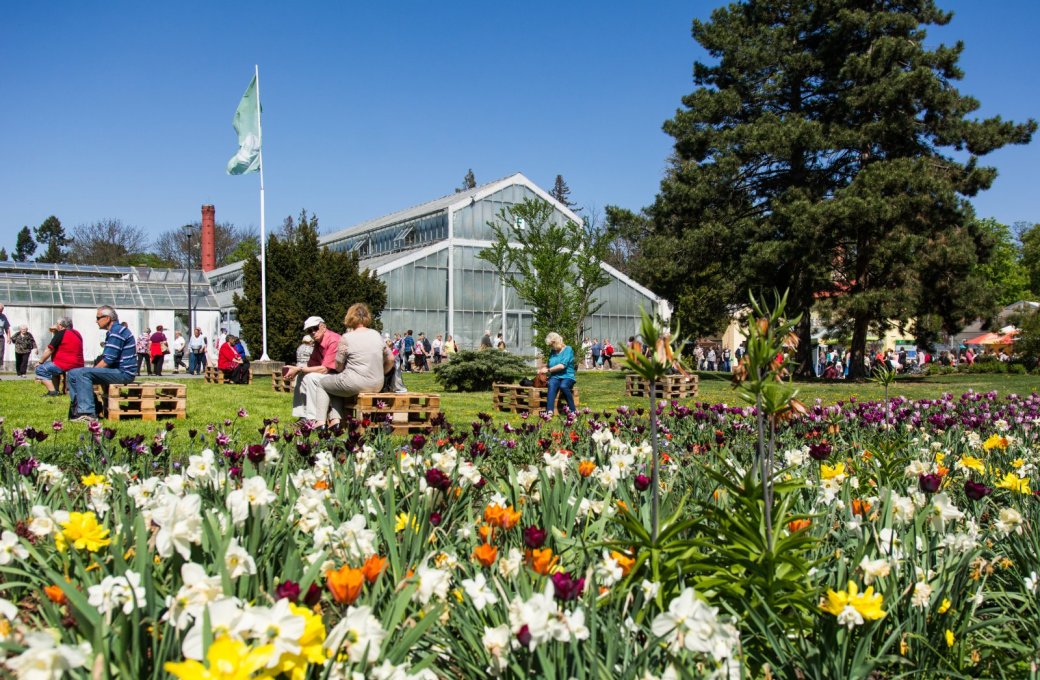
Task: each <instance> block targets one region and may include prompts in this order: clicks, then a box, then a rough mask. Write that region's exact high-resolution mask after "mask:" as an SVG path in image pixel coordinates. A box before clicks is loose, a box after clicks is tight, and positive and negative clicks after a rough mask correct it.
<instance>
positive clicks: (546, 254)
mask: <svg viewBox="0 0 1040 680" xmlns="http://www.w3.org/2000/svg"><path fill="white" fill-rule="evenodd" d="M557 214H558V213H557V212H556V209H555V208H554V207H553V206H552V204H550V203H549V202H548V201H543V200H532V199H527V200H525V201H523V202H522V203H517V204H515V205H513V206H511V207H508V208H503V209H502V210H500V211H499V213H498V218H497V219H496V220H493V221H491V222H488V227H490V228H491V230H492V232H493V233H494V235H495V238H494V242H493V244H492V245H491V246H489V247H487V248H485V249H484V250H482V251H481V252H480V254H479V255H478V257H479V258H480V259H482V260H485V261H487V262H490V263H491V264H492V265H494V267H495V269H496V270H497V271H498V272H499V274H500V275H501V276H503V277H504V278H505V282H506V285H508V286H509V287H510V288H512V289H513V290H515V291H516V294H517V296H518V297H519V298H520V299H521V300H522V301H523V302H525V303H526V304H527V305H528V306H530V307H531V309H532V310H533V318H532V320H531V329H532V330H533V336H534V340H533V342H534V347H535V349H537V350H538V351H539V352H542V353H544V352H545V351H546V347H545V336H546V335H547V334H549V333H550V332H553V331H555V332H557V333H559V334H560V335H561V336H563V340H564V342H565V343H567V344H568V345H570V346H571V347H580V346H581V344H580V340H581V328H582V326H583V325H584V323H585V319H587V318H588V317H589V316H591V315H592V314H595V313H596V311H597V310H598V309H599V308H600V307H602V306H603V303H602V302H600V301H598V300H597V299H596V298H595V293H596V291H597V290H599V289H600V288H603V287H604V286H606V285H607V284H608V283H609V282H610V276H609V274H607V273H606V272H605V271H604V270H603V268H602V267H600V262H601V261H602V259H603V257H604V256H605V254H606V245H607V238H606V236H605V235H604V234H603V233H602V232H599V231H597V230H594V229H590V228H588V227H587V226H586V225H584V224H576V223H574V222H573V221H570V220H567V221H563V220H560V219H558V218H557V217H556V215H557ZM514 244H520V246H519V247H518V246H516V245H514Z"/></svg>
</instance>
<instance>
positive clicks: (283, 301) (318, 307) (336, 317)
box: [234, 210, 386, 362]
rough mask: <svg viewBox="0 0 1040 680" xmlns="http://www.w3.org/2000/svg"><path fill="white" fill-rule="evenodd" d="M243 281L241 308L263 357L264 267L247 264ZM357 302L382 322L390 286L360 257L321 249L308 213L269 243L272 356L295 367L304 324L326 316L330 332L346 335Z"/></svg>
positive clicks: (244, 326) (269, 339) (249, 340)
mask: <svg viewBox="0 0 1040 680" xmlns="http://www.w3.org/2000/svg"><path fill="white" fill-rule="evenodd" d="M243 276H244V279H245V281H244V286H243V293H244V294H243V295H242V296H239V295H235V298H234V302H235V307H236V309H237V310H238V319H239V322H240V323H241V324H242V332H243V334H244V335H245V337H246V342H247V343H248V344H249V345H250V346H251V347H254V348H257V349H256V350H254V351H259V348H260V346H261V342H262V330H261V308H260V303H261V300H260V297H261V296H260V261H259V260H255V259H252V260H246V263H245V265H244V267H243ZM355 302H364V303H365V304H367V305H368V306H369V308H370V309H371V310H372V315H373V317H376V318H378V316H379V314H381V313H382V311H383V307H384V306H386V286H385V285H384V284H383V283H382V282H381V281H379V279H377V278H376V277H375V275H374V274H372V273H370V272H368V271H367V270H366V271H365V272H361V271H359V269H358V260H357V255H355V254H351V253H341V252H336V251H331V250H329V249H328V248H325V247H324V246H321V245H320V244H319V243H318V218H317V217H316V216H310V217H309V216H308V215H307V211H306V210H304V211H301V213H300V218H299V221H298V222H297V223H293V220H292V218H291V217H289V218H286V223H285V225H283V236H282V237H279V236H277V235H275V234H271V235H270V236H269V237H268V239H267V351H268V356H270V357H271V358H272V359H274V360H276V361H286V362H295V357H296V348H297V347H298V346H299V344H300V338H301V337H302V336H303V322H304V320H305V319H306V318H307V317H308V316H314V315H316V316H320V317H322V318H323V319H325V323H326V324H327V325H328V327H329V328H331V329H332V330H335V331H336V332H342V330H343V328H342V320H343V316H344V315H345V314H346V312H347V308H348V307H350V305H352V304H354V303H355ZM377 327H378V326H377Z"/></svg>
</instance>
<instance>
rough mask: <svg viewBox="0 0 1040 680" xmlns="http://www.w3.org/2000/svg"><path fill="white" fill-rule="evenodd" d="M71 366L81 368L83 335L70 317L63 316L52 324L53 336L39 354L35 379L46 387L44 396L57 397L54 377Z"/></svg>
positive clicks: (71, 367) (70, 368)
mask: <svg viewBox="0 0 1040 680" xmlns="http://www.w3.org/2000/svg"><path fill="white" fill-rule="evenodd" d="M73 368H83V336H82V335H80V334H79V331H77V330H76V329H74V328H73V327H72V319H70V318H69V317H67V316H63V317H61V318H60V319H58V321H57V323H55V325H54V337H52V338H51V341H50V342H49V343H47V349H45V350H43V355H42V356H40V365H39V366H37V367H36V379H37V380H39V381H40V382H42V383H43V386H44V387H46V388H47V393H46V394H45V395H43V396H45V397H57V396H59V395H58V391H57V390H56V389H54V379H55V378H57V377H58V376H59V375H62V374H64V373H65V372H67V371H70V370H72V369H73Z"/></svg>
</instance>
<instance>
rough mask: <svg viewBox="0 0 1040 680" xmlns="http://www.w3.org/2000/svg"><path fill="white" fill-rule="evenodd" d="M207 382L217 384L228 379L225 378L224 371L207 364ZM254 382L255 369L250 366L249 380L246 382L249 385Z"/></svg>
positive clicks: (221, 383)
mask: <svg viewBox="0 0 1040 680" xmlns="http://www.w3.org/2000/svg"><path fill="white" fill-rule="evenodd" d="M206 382H208V383H215V384H217V385H223V384H224V383H226V382H227V381H226V380H224V371H222V370H220V369H219V368H217V367H216V366H207V367H206ZM252 382H253V369H251V368H250V369H249V382H248V383H246V384H247V385H249V384H252ZM228 384H229V385H230V384H231V383H228Z"/></svg>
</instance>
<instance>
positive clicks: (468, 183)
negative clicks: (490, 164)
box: [455, 168, 477, 193]
mask: <svg viewBox="0 0 1040 680" xmlns="http://www.w3.org/2000/svg"><path fill="white" fill-rule="evenodd" d="M476 188H477V178H476V176H475V175H474V174H473V168H470V169H469V170H468V171H466V176H465V177H463V178H462V186H461V187H459V188H458V189H456V190H455V193H459V192H460V191H469V190H470V189H476Z"/></svg>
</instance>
